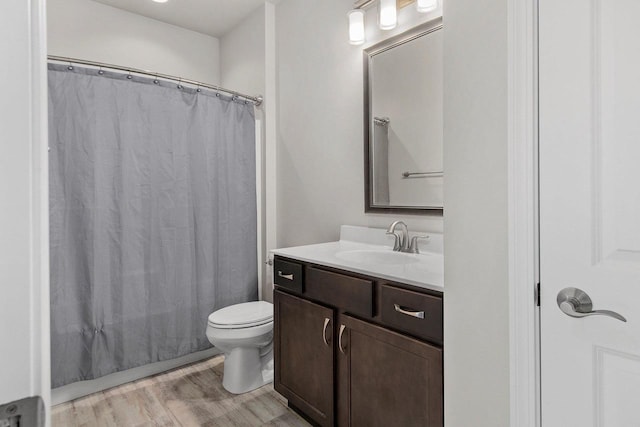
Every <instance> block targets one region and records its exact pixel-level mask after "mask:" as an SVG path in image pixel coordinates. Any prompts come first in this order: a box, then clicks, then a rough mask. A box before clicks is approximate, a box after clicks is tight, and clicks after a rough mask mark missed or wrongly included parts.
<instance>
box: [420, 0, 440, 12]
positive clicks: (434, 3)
mask: <svg viewBox="0 0 640 427" xmlns="http://www.w3.org/2000/svg"><path fill="white" fill-rule="evenodd" d="M437 7H438V0H416V10H417V11H418V12H420V13H427V12H431V11H433V10H436V8H437Z"/></svg>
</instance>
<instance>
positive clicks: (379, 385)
mask: <svg viewBox="0 0 640 427" xmlns="http://www.w3.org/2000/svg"><path fill="white" fill-rule="evenodd" d="M338 324H339V325H340V326H339V327H340V328H341V329H343V332H342V336H341V337H342V338H341V339H340V345H339V348H338V350H339V355H338V370H337V374H338V375H337V378H338V387H339V388H338V395H339V397H340V399H339V400H338V423H337V424H338V425H340V426H354V427H356V426H368V427H376V426H379V427H387V426H442V425H443V419H442V405H443V396H442V394H443V390H442V349H440V348H437V347H434V346H432V345H429V344H426V343H424V342H421V341H418V340H415V339H413V338H409V337H407V336H404V335H401V334H398V333H396V332H393V331H390V330H388V329H386V328H383V327H380V326H377V325H373V324H371V323H368V322H363V321H361V320H358V319H356V318H353V317H351V316H348V315H344V316H340V317H339V322H338Z"/></svg>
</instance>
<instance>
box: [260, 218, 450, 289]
mask: <svg viewBox="0 0 640 427" xmlns="http://www.w3.org/2000/svg"><path fill="white" fill-rule="evenodd" d="M384 232H385V230H383V229H376V228H367V227H354V226H342V228H341V233H340V240H339V241H337V242H329V243H319V244H315V245H305V246H295V247H291V248H283V249H274V250H272V251H271V253H272V254H275V255H279V256H282V257H286V258H291V259H296V260H299V261H305V262H310V263H313V264H319V265H324V266H327V267H333V268H338V269H342V270H347V271H352V272H354V273H360V274H365V275H368V276H373V277H379V278H381V279H386V280H391V281H395V282H399V283H406V284H408V285H412V286H416V287H420V288H424V289H430V290H433V291H438V292H444V280H443V276H444V274H443V273H444V258H443V256H442V252H441V248H442V245H441V242H442V235H438V234H437V233H419V234H421V235H422V234H428V235H429V236H430V239H429V240H430V241H428V242H427V243H424V244H421V245H420V254H403V255H404V256H406V257H407V258H408V261H410V262H407V263H403V264H384V263H363V262H357V261H353V260H349V259H348V258H349V257H345V256H344V253H345V252H350V251H375V252H376V253H378V252H382V251H389V252H391V253H392V254H393V252H392V245H390V244H388V242H389V236H385V234H384ZM413 234H414V233H411V235H413ZM392 240H393V237H391V241H392ZM382 242H385V244H380V243H382ZM430 249H431V250H430Z"/></svg>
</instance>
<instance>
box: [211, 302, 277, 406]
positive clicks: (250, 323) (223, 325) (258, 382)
mask: <svg viewBox="0 0 640 427" xmlns="http://www.w3.org/2000/svg"><path fill="white" fill-rule="evenodd" d="M207 338H208V339H209V342H210V343H211V344H213V345H214V346H215V347H217V348H219V349H220V350H221V351H222V352H223V353H224V355H225V359H224V374H223V377H222V385H223V386H224V388H225V389H227V390H228V391H230V392H231V393H234V394H240V393H246V392H248V391H251V390H254V389H256V388H258V387H261V386H263V385H265V384H268V383H270V382H273V304H271V303H268V302H266V301H253V302H245V303H242V304H236V305H231V306H229V307H225V308H222V309H220V310H217V311H214V312H213V313H211V314H210V315H209V321H208V325H207Z"/></svg>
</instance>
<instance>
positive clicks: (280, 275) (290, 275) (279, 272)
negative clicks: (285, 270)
mask: <svg viewBox="0 0 640 427" xmlns="http://www.w3.org/2000/svg"><path fill="white" fill-rule="evenodd" d="M278 277H282V278H283V279H287V280H293V273H291V274H282V271H280V270H278Z"/></svg>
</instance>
